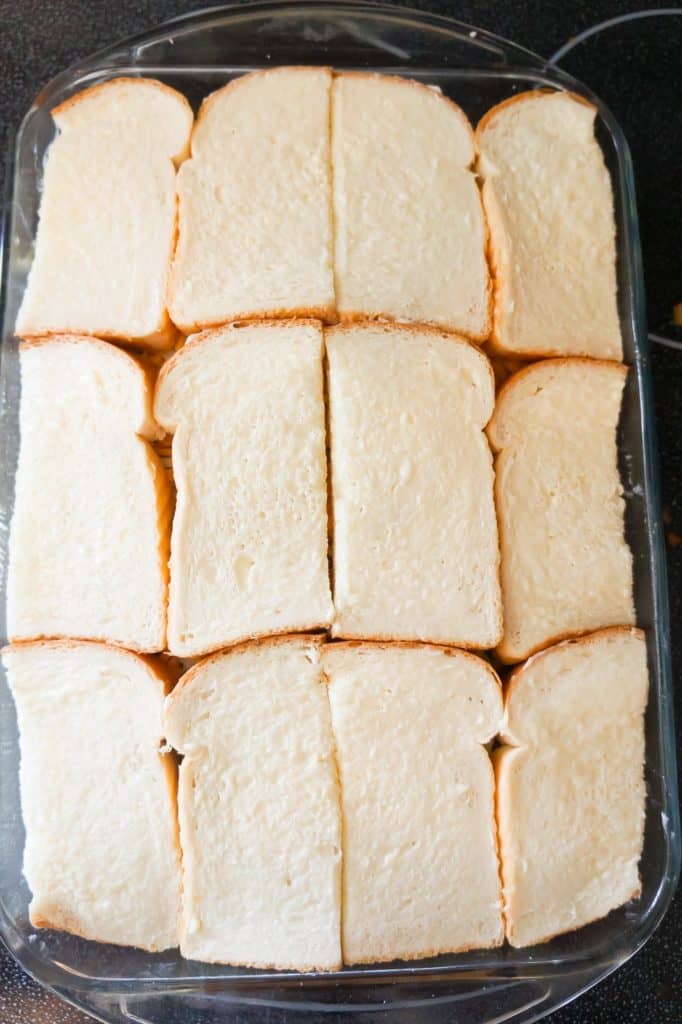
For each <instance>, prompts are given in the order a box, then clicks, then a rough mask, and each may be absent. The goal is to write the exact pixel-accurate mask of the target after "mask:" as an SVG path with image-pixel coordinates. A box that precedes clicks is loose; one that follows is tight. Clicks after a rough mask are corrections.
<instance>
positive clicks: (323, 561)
mask: <svg viewBox="0 0 682 1024" xmlns="http://www.w3.org/2000/svg"><path fill="white" fill-rule="evenodd" d="M322 354H323V339H322V331H321V328H320V325H319V324H318V323H317V322H315V321H288V322H280V321H266V322H261V323H253V324H250V325H243V326H240V325H228V326H226V327H223V328H216V329H214V330H212V331H207V332H205V333H204V334H200V335H197V336H196V337H194V338H191V339H190V340H189V341H188V343H187V344H186V345H185V346H184V348H182V349H180V351H179V352H178V353H177V354H176V355H175V356H174V357H173V358H172V359H171V360H169V362H167V363H166V364H165V366H164V367H163V369H162V370H161V373H160V375H159V379H158V382H157V390H156V400H155V413H156V416H157V417H158V420H159V422H160V423H161V424H163V426H164V427H165V428H166V429H167V430H168V431H170V432H171V433H173V434H174V437H173V472H174V474H175V482H176V486H177V491H178V498H177V505H176V510H175V519H174V521H173V532H172V540H171V561H170V573H171V580H170V598H169V609H168V646H169V648H170V650H171V652H172V653H173V654H177V655H180V656H184V657H196V656H197V655H199V654H205V653H207V652H209V651H211V650H216V649H218V648H220V647H225V646H227V645H228V644H232V643H236V642H237V641H239V640H244V639H246V638H249V637H253V636H263V635H268V634H274V633H286V632H289V631H302V630H303V631H304V630H307V629H316V628H320V627H324V626H326V625H328V624H329V622H331V618H332V602H331V594H330V587H329V573H328V565H327V483H326V479H327V478H326V457H325V412H324V395H323V390H324V386H323V372H322Z"/></svg>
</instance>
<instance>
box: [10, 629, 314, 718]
mask: <svg viewBox="0 0 682 1024" xmlns="http://www.w3.org/2000/svg"><path fill="white" fill-rule="evenodd" d="M301 643H302V644H311V645H312V646H314V647H317V648H318V649H321V648H322V646H323V644H324V635H323V634H320V633H310V632H307V631H304V632H302V633H292V632H289V633H276V634H273V635H272V636H262V635H259V636H257V637H247V638H245V639H244V640H238V641H236V642H235V643H234V644H231V645H230V646H229V647H222V648H220V649H219V650H214V651H211V652H207V653H206V654H205V655H200V656H199V660H198V661H197V662H196V663H195V664H194V665H192V667H191V668H188V669H187V671H186V672H185V673H184V674H183V675H182V676H181V677H180V679H179V680H178V682H177V683H176V685H175V686H174V687H173V690H172V693H170V694H169V695H168V700H167V701H166V710H165V716H167V715H169V714H171V713H172V711H173V705H174V703H175V701H176V700H177V699H178V697H179V696H180V694H181V691H183V690H185V689H187V687H188V686H189V685H190V684H191V683H192V682H193V680H194V678H195V676H197V675H198V674H199V673H200V672H202V671H203V670H204V669H205V668H207V667H208V666H209V665H214V664H216V662H219V661H222V660H223V658H228V657H231V656H232V655H239V654H244V653H246V652H248V651H251V650H253V649H254V647H285V646H287V645H288V644H301ZM0 653H1V652H0ZM165 716H164V717H165Z"/></svg>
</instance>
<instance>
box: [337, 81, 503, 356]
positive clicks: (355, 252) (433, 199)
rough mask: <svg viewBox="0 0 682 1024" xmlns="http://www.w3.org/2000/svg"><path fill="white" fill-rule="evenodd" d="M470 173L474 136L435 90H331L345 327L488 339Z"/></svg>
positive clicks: (362, 86) (390, 85)
mask: <svg viewBox="0 0 682 1024" xmlns="http://www.w3.org/2000/svg"><path fill="white" fill-rule="evenodd" d="M473 161H474V141H473V132H472V129H471V125H470V124H469V121H468V120H467V118H466V116H465V115H464V113H463V112H462V111H461V110H460V108H459V107H458V106H456V105H455V104H454V103H452V102H451V101H450V100H448V99H446V98H445V97H444V96H442V95H441V94H440V92H439V91H438V90H437V89H432V88H430V87H427V86H424V85H421V84H419V83H417V82H413V81H407V80H406V79H402V78H396V77H392V76H388V75H374V74H342V75H338V76H337V77H335V78H334V84H333V87H332V167H333V183H334V228H335V280H336V298H337V307H338V311H339V314H340V316H341V318H342V319H345V318H350V319H357V318H358V317H363V316H382V317H388V318H390V319H394V320H416V321H422V322H424V323H433V324H436V325H438V326H439V327H444V328H448V329H450V330H454V331H460V332H462V333H464V334H467V335H469V336H471V337H474V338H477V339H482V338H485V337H487V335H488V333H489V328H490V318H489V290H490V288H489V280H488V267H487V263H486V259H485V247H486V229H485V224H484V219H483V211H482V207H481V198H480V194H479V191H478V187H477V185H476V179H475V177H474V174H473V173H472V170H471V167H472V164H473Z"/></svg>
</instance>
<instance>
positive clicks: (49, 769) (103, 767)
mask: <svg viewBox="0 0 682 1024" xmlns="http://www.w3.org/2000/svg"><path fill="white" fill-rule="evenodd" d="M2 660H3V663H4V666H5V669H6V671H7V678H8V681H9V685H10V689H11V691H12V694H13V695H14V700H15V703H16V708H17V718H18V724H19V734H20V747H21V767H20V783H21V806H22V814H23V818H24V826H25V829H26V845H25V849H24V874H25V876H26V881H27V882H28V885H29V888H30V890H31V893H32V897H31V904H30V908H29V918H30V921H31V924H32V925H33V926H34V927H36V928H57V929H61V930H63V931H68V932H73V933H74V934H76V935H81V936H83V937H84V938H86V939H94V940H95V941H97V942H111V943H116V944H119V945H125V946H139V947H141V948H143V949H148V950H151V951H156V950H162V949H167V948H168V947H169V946H175V945H177V941H178V919H179V912H180V864H179V850H178V842H177V828H176V775H177V773H176V767H175V761H174V759H173V758H172V757H171V756H170V755H167V754H166V755H163V754H161V753H160V752H159V748H160V746H161V744H162V737H163V733H162V716H163V702H164V694H165V692H166V689H167V688H168V683H167V680H166V678H165V677H164V675H163V674H162V673H161V670H160V668H159V666H158V663H155V662H154V661H153V660H152V659H143V658H140V657H139V656H138V655H135V654H132V653H131V652H130V651H123V650H121V649H120V648H115V647H109V646H106V645H104V644H94V643H83V642H74V641H55V640H52V641H39V642H36V643H28V644H20V645H18V646H14V647H6V648H5V649H4V650H3V652H2Z"/></svg>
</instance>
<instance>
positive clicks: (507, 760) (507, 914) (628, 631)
mask: <svg viewBox="0 0 682 1024" xmlns="http://www.w3.org/2000/svg"><path fill="white" fill-rule="evenodd" d="M610 636H612V637H614V638H618V637H622V636H634V637H637V638H638V639H641V640H645V639H646V634H645V632H644V630H642V629H639V628H637V627H636V626H606V627H604V628H603V629H597V630H594V631H593V632H591V633H587V634H585V635H582V636H579V637H575V636H574V637H571V638H569V639H561V640H559V642H554V643H552V646H550V647H545V648H543V649H542V650H540V651H538V652H537V653H535V654H533V655H531V656H530V657H529V658H528V659H527V660H526V661H525V662H524V663H523V664H521V665H517V666H516V668H514V670H513V671H512V672H511V674H510V675H509V677H508V679H507V681H506V685H505V695H504V703H505V709H506V707H507V706H508V704H509V702H510V701H511V700H513V699H514V695H515V693H516V690H517V689H518V687H519V686H520V685H521V686H522V685H523V681H524V676H525V672H526V669H528V668H529V667H530V666H531V665H533V664H535V663H537V662H538V661H540V660H541V659H543V658H544V657H545V656H546V655H549V654H552V653H554V651H556V649H557V648H560V647H569V646H575V645H580V646H583V647H587V646H591V645H592V644H595V643H599V642H601V641H602V640H604V638H606V637H610ZM500 738H501V739H502V741H503V743H502V745H501V746H500V747H498V748H497V749H496V750H494V751H493V753H492V764H493V769H494V772H495V821H496V825H497V835H498V844H499V845H500V846H501V845H502V842H503V836H504V837H506V839H507V840H508V839H509V838H510V837H509V834H508V832H507V831H506V830H505V829H503V828H502V827H501V824H500V803H501V792H502V788H503V787H504V785H505V782H506V780H507V778H508V776H509V773H510V772H511V771H512V769H513V763H514V759H515V757H517V756H518V754H519V753H520V752H521V751H522V750H524V749H525V747H526V745H525V744H523V743H518V742H516V741H515V740H514V737H513V736H510V735H509V734H506V733H504V732H501V733H500ZM504 863H505V862H504V860H503V858H502V857H500V869H501V872H502V878H503V877H504ZM507 863H509V858H508V859H507ZM641 890H642V884H641V879H640V882H639V884H638V885H637V886H635V887H633V889H632V891H631V892H630V894H629V896H628V897H627V898H626V900H624V902H627V901H629V900H631V899H635V898H636V897H637V896H639V895H640V893H641ZM502 891H503V892H504V891H505V887H504V885H503V887H502ZM503 913H504V921H505V936H506V938H507V941H508V942H509V944H510V945H511V946H514V947H515V948H524V947H523V946H519V944H518V943H516V942H515V941H514V927H513V923H512V913H511V908H510V906H509V903H508V901H507V900H506V899H504V901H503ZM599 916H600V915H595V917H593V918H590V920H589V921H583V922H582V923H581V924H580V925H578V926H577V927H573V928H570V927H569V928H562V929H561V931H559V932H548V933H547V934H546V935H543V936H542V938H540V939H538V940H537V941H536V942H534V943H533V945H534V946H536V945H541V944H542V943H544V942H549V941H550V940H551V939H553V938H555V937H556V936H557V935H566V934H569V933H570V932H575V931H579V930H580V929H581V928H584V927H585V926H586V925H588V924H590V923H591V922H592V921H596V920H599Z"/></svg>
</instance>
